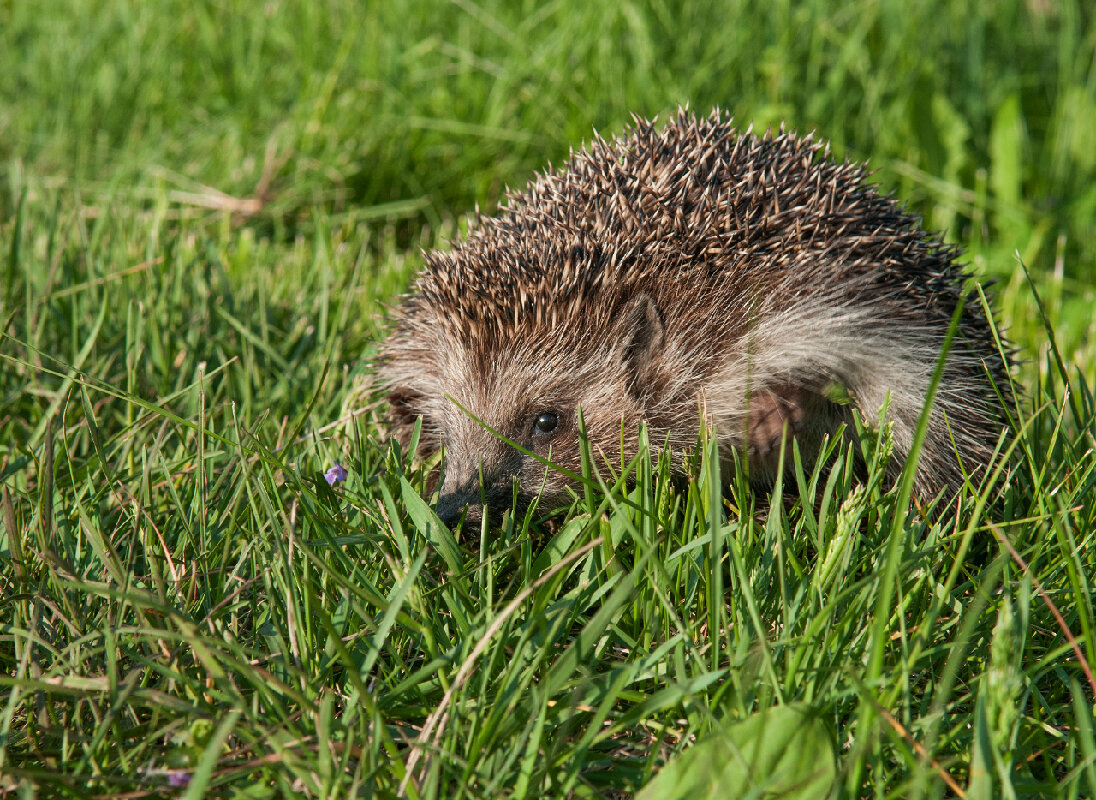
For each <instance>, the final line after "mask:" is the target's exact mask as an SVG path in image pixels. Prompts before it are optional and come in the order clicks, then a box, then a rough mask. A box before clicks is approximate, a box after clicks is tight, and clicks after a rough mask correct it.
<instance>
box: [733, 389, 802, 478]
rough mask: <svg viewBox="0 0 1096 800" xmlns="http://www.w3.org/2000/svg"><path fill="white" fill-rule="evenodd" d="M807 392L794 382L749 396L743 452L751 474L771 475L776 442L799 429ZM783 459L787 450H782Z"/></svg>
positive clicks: (777, 449)
mask: <svg viewBox="0 0 1096 800" xmlns="http://www.w3.org/2000/svg"><path fill="white" fill-rule="evenodd" d="M810 405H811V397H810V396H809V393H808V392H806V391H804V390H803V389H801V388H799V387H795V386H781V387H778V388H774V389H771V390H765V391H760V392H757V393H755V394H754V395H752V396H751V397H750V411H749V416H748V419H747V421H746V455H747V456H748V457H749V459H750V470H751V472H753V473H754V474H758V473H760V474H762V475H766V476H775V474H776V468H777V466H778V463H779V461H780V445H781V442H783V441H784V438H785V437H788V440H789V441H790V440H791V438H792V437H794V436H796V434H798V433H801V432H802V431H803V430H804V429H805V428H806V427H807V422H808V417H809V414H808V407H809V406H810ZM784 458H785V460H787V459H788V458H789V454H788V453H787V452H785V454H784Z"/></svg>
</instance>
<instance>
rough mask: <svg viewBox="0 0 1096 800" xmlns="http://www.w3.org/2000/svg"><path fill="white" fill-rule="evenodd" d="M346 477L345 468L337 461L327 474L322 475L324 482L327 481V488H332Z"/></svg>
mask: <svg viewBox="0 0 1096 800" xmlns="http://www.w3.org/2000/svg"><path fill="white" fill-rule="evenodd" d="M346 475H347V472H346V467H344V466H343V465H342V464H340V463H339V462H338V461H336V462H335V466H333V467H332V468H331V469H329V470H328V471H327V472H325V473H324V474H323V477H324V480H326V481H327V483H328V485H329V486H334V485H335V484H336V483H338V482H339V481H345V480H346Z"/></svg>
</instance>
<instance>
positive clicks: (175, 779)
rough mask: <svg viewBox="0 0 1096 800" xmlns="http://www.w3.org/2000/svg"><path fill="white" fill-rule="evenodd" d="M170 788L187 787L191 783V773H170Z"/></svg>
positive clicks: (168, 776) (168, 775)
mask: <svg viewBox="0 0 1096 800" xmlns="http://www.w3.org/2000/svg"><path fill="white" fill-rule="evenodd" d="M167 782H168V785H169V786H186V785H188V784H189V783H190V773H189V772H169V773H168V774H167Z"/></svg>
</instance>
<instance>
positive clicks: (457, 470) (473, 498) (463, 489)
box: [437, 451, 524, 528]
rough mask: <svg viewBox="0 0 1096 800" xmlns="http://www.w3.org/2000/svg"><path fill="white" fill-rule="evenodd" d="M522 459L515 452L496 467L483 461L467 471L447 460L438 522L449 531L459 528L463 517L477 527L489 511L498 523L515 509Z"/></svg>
mask: <svg viewBox="0 0 1096 800" xmlns="http://www.w3.org/2000/svg"><path fill="white" fill-rule="evenodd" d="M523 458H524V457H523V456H522V454H521V453H519V452H516V451H513V452H511V453H509V454H508V455H507V456H506V457H505V458H503V459H501V460H500V461H498V462H497V463H493V464H492V463H488V462H486V461H485V459H484V458H482V457H481V458H479V459H477V460H476V461H475V462H474V464H470V465H468V467H462V464H461V462H460V460H459V459H448V460H447V462H446V466H445V476H444V479H443V481H442V485H441V490H440V492H439V495H438V505H437V513H438V518H439V519H440V520H441V521H442V522H443V523H444V524H445V525H447V526H448V527H450V528H453V527H456V525H457V524H458V523H459V522H460V521H461V518H462V517H463V518H464V519H465V523H466V524H469V523H471V524H478V523H479V521H480V519H481V518H482V517H483V512H484V510H485V509H487V510H488V511H489V512H490V515H491V519H492V520H493V521H496V522H497V521H498V520H499V519H500V518H501V517H502V514H503V513H504V512H506V511H508V510H510V508H511V507H512V506H513V500H514V481H515V480H516V479H518V477H519V475H520V472H521V468H522V464H523ZM519 495H520V493H519Z"/></svg>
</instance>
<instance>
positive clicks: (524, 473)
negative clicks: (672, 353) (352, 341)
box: [383, 294, 662, 525]
mask: <svg viewBox="0 0 1096 800" xmlns="http://www.w3.org/2000/svg"><path fill="white" fill-rule="evenodd" d="M576 341H577V345H576ZM661 341H662V328H661V320H660V318H659V316H658V312H657V310H656V309H655V308H654V304H653V303H652V301H651V299H650V298H649V297H648V296H647V295H645V294H644V295H640V296H638V297H636V298H633V300H632V301H631V302H629V303H627V304H626V305H625V306H624V308H623V309H622V311H621V313H620V314H619V315H617V319H616V320H615V322H614V324H613V325H611V326H610V328H609V329H608V330H606V331H605V332H604V333H603V334H602V335H600V336H597V337H593V336H586V337H583V338H581V339H578V340H576V337H574V336H571V335H569V336H566V337H563V336H557V337H551V336H515V337H514V338H513V339H512V340H510V341H508V342H505V343H500V344H498V345H497V346H495V347H493V352H491V353H490V354H487V356H488V357H484V356H485V354H484V353H482V352H480V351H477V349H476V348H477V346H478V347H479V348H480V350H482V343H481V342H469V341H466V340H464V339H463V337H460V336H454V335H450V334H447V333H443V334H439V338H437V339H435V340H434V341H433V342H432V343H430V344H429V345H425V344H424V345H423V347H422V349H420V350H418V351H417V352H414V353H411V352H410V351H408V350H407V349H404V348H401V347H392V352H393V354H394V355H393V357H392V358H391V360H390V361H389V363H388V364H387V365H386V367H385V370H384V373H385V374H384V375H383V377H385V378H386V379H387V381H388V384H389V389H390V391H389V403H390V406H391V419H392V421H393V422H394V423H395V425H396V434H397V436H399V437H400V438H402V439H405V440H406V439H407V438H408V435H409V433H410V431H411V429H412V428H413V425H414V421H415V419H416V418H418V417H420V416H421V417H422V439H421V441H422V443H423V447H422V449H423V450H424V451H425V453H430V452H433V451H436V450H437V449H440V448H444V450H445V458H444V463H443V469H442V476H443V477H442V484H441V488H440V496H439V500H438V516H439V517H440V518H441V519H442V521H443V522H445V523H446V524H448V525H455V524H456V523H457V522H458V521H459V520H460V519H461V518H462V516H464V517H465V518H466V520H467V522H466V524H468V523H469V522H470V523H475V522H478V521H479V519H480V518H481V516H482V513H483V511H484V509H487V510H488V511H489V512H490V518H491V521H492V522H498V521H499V520H500V519H501V517H502V513H503V512H504V511H506V510H508V509H511V508H516V510H517V511H518V512H519V513H522V512H524V511H525V509H527V508H528V507H529V505H530V504H531V503H532V502H533V501H534V500H536V499H537V498H538V497H539V498H540V507H541V508H542V509H545V510H548V509H550V508H552V507H555V506H558V505H560V504H561V503H563V502H566V501H567V499H568V498H569V497H570V495H569V493H568V487H571V488H577V487H576V485H575V482H574V480H573V479H572V478H571V477H570V476H568V475H567V474H566V472H563V471H561V470H560V469H556V468H553V467H551V466H546V464H545V463H544V462H546V461H550V462H551V463H552V464H553V465H556V466H557V467H560V468H562V469H563V470H566V471H567V472H571V473H581V471H582V448H581V443H580V437H579V413H580V409H581V413H582V418H583V420H584V421H585V424H586V429H587V432H588V436H589V442H590V447H591V450H592V452H593V455H594V457H595V459H596V460H598V461H599V462H603V461H604V462H608V463H610V464H614V465H615V466H616V467H617V468H619V465H620V458H621V447H622V445H623V447H624V448H625V453H628V452H629V451H632V450H634V447H635V439H636V431H637V428H638V423H639V421H640V420H642V419H643V418H644V416H645V413H644V412H645V408H644V402H643V400H642V397H643V395H644V387H645V386H646V385H647V384H648V383H649V380H650V375H649V372H650V371H651V370H652V369H653V363H654V355H655V353H656V351H657V349H658V348H660V347H661ZM405 358H406V359H407V361H408V362H409V363H403V362H404V359H405ZM507 440H509V441H507ZM514 445H517V447H515V446H514Z"/></svg>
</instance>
